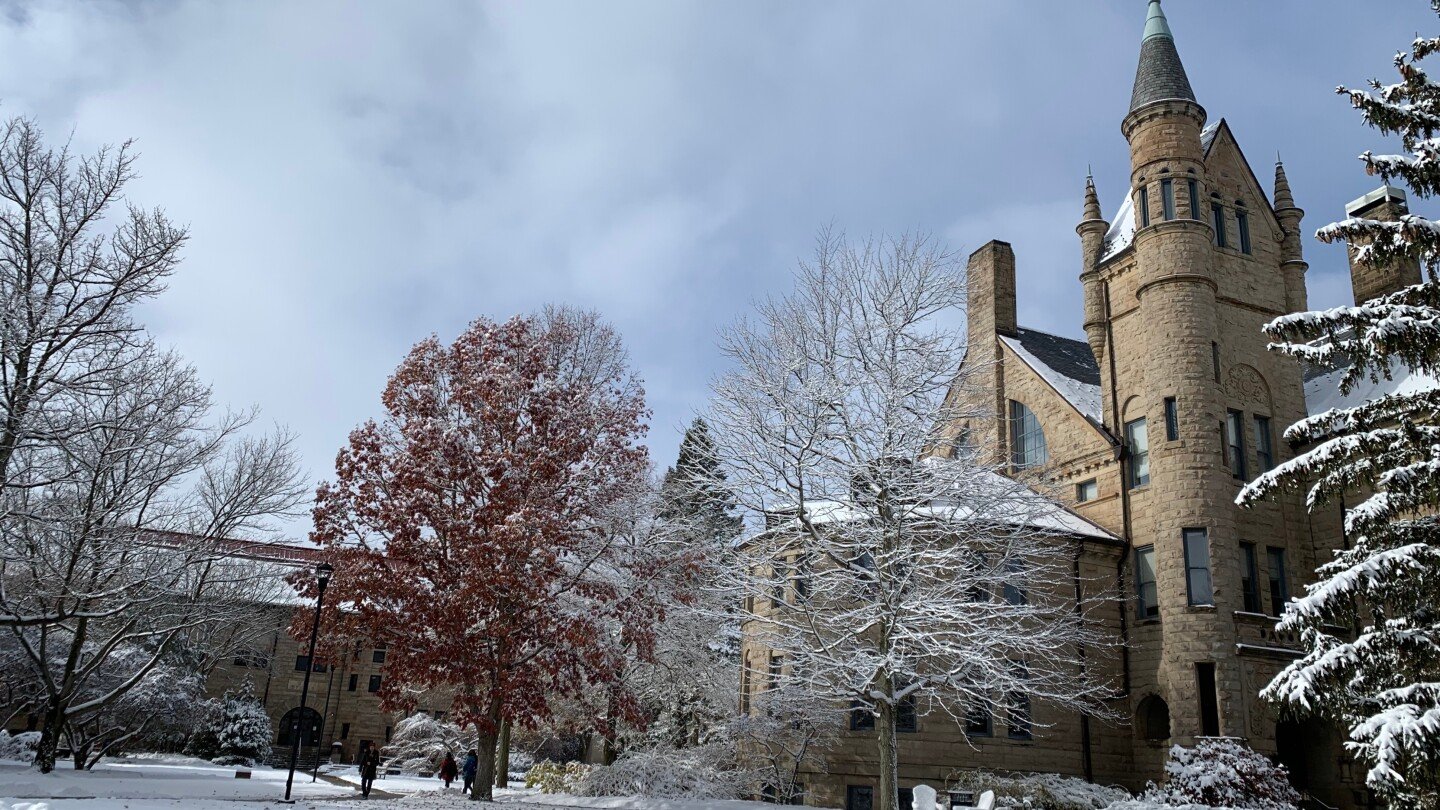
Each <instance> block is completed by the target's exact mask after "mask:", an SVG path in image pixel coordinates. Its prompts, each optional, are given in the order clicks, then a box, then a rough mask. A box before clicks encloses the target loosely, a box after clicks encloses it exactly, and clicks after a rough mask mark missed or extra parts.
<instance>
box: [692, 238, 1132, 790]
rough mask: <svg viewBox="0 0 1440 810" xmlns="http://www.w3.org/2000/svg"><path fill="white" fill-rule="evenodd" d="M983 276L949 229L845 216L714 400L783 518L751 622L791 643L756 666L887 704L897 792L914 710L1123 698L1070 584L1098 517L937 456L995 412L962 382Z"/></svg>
mask: <svg viewBox="0 0 1440 810" xmlns="http://www.w3.org/2000/svg"><path fill="white" fill-rule="evenodd" d="M963 293H964V281H963V278H962V276H961V274H960V273H959V271H958V269H957V266H956V264H955V263H954V262H953V261H952V260H951V258H950V256H948V255H947V254H945V253H943V252H942V251H940V250H939V249H938V248H937V247H936V246H935V245H934V244H933V242H931V241H929V240H926V239H921V238H904V239H899V240H893V241H891V240H882V241H877V242H868V243H864V244H860V245H849V244H846V243H845V242H844V240H843V239H842V238H839V237H836V236H833V235H831V234H828V233H826V234H823V235H822V237H821V239H820V241H819V246H818V249H817V253H816V258H815V261H814V262H813V263H810V264H802V265H801V267H800V269H799V272H798V275H797V280H796V289H795V291H794V292H793V293H792V294H790V295H789V296H786V297H784V298H780V299H778V300H770V301H767V302H764V303H763V304H761V305H759V306H758V307H757V312H756V316H755V318H754V320H753V321H752V320H744V321H741V322H740V323H738V324H737V325H736V326H734V327H733V328H731V329H730V330H729V331H727V332H726V333H725V334H724V336H723V347H724V350H725V352H726V354H727V355H728V356H729V357H730V358H731V360H733V362H734V368H733V370H731V371H730V372H728V373H726V374H725V375H723V376H722V377H720V378H719V379H718V380H717V381H716V383H715V384H714V392H715V396H714V400H713V403H712V405H711V408H710V411H709V414H708V415H707V419H708V420H709V423H710V425H711V426H712V428H713V429H714V435H715V450H714V452H715V454H716V456H717V458H718V459H719V460H720V461H721V462H723V464H724V466H725V470H726V473H727V478H726V481H727V482H728V487H729V489H730V491H731V492H732V493H733V495H734V497H735V498H736V500H737V501H738V502H739V503H740V504H741V505H742V506H743V507H745V508H746V509H748V510H749V511H750V512H751V513H752V514H755V515H764V516H765V519H766V522H767V525H766V528H765V530H764V531H761V532H759V533H757V534H755V535H754V536H752V537H750V538H749V539H748V540H747V541H746V542H745V544H744V545H743V551H744V553H745V555H746V564H744V565H740V566H735V567H734V569H733V570H734V574H735V576H736V577H737V578H738V579H739V580H740V583H741V587H743V588H744V590H745V592H746V593H748V594H749V595H750V599H751V600H752V602H753V604H755V605H756V610H755V614H754V615H753V616H752V617H751V618H750V621H749V622H748V623H747V626H746V631H747V634H748V637H749V638H750V639H753V641H754V642H755V644H756V645H757V646H759V647H760V648H763V649H764V650H767V651H768V655H769V656H771V658H770V659H769V660H768V661H767V662H766V663H765V664H764V665H763V667H762V671H761V672H760V673H759V674H758V675H757V678H756V679H758V678H759V677H764V678H766V679H767V681H766V683H765V686H766V688H771V687H773V686H775V682H776V681H779V682H781V683H784V684H789V685H793V686H799V687H801V688H803V689H805V690H808V691H810V692H812V693H813V694H816V695H819V696H822V697H824V698H826V699H828V700H830V701H832V702H833V704H835V705H837V706H840V707H842V708H845V709H850V708H852V707H853V709H854V710H855V711H857V712H860V713H862V714H868V715H870V716H872V717H873V718H874V723H875V727H876V730H877V732H878V759H879V763H880V774H879V776H880V785H879V794H880V795H879V797H878V803H877V807H878V808H881V810H891V808H893V806H894V804H895V800H896V795H897V791H896V752H895V732H896V727H897V720H905V719H908V717H909V716H910V713H911V712H942V713H948V714H949V715H951V716H953V717H955V718H957V719H958V718H961V717H963V716H964V715H965V713H966V712H967V711H968V710H969V709H971V708H972V707H976V706H984V707H989V706H991V705H997V706H999V707H1000V708H1002V709H1003V710H1004V711H1005V712H1006V713H1007V714H1008V715H1009V717H1010V721H1011V724H1012V725H1015V726H1021V727H1027V728H1028V726H1029V724H1030V723H1032V722H1033V719H1032V716H1031V713H1030V703H1031V700H1032V699H1033V700H1041V701H1048V702H1050V703H1052V704H1056V705H1058V706H1060V707H1063V708H1065V709H1070V710H1079V711H1087V712H1092V713H1097V714H1104V713H1105V707H1104V704H1103V698H1104V697H1106V695H1107V689H1106V688H1105V686H1104V685H1103V684H1100V683H1097V682H1095V681H1094V680H1092V679H1090V678H1089V677H1087V676H1086V668H1085V665H1084V655H1085V650H1086V648H1093V647H1095V646H1098V645H1101V644H1104V643H1106V642H1105V641H1104V637H1103V635H1102V634H1100V633H1099V632H1098V630H1097V629H1096V628H1092V625H1091V623H1090V622H1088V621H1087V615H1088V612H1089V611H1090V610H1091V609H1092V608H1093V607H1095V605H1091V604H1088V603H1080V604H1077V600H1076V597H1075V596H1074V594H1073V593H1068V594H1067V591H1068V589H1066V588H1056V586H1055V584H1056V583H1069V582H1071V571H1070V567H1071V562H1072V560H1073V559H1074V555H1076V554H1077V553H1078V552H1079V549H1078V543H1077V541H1076V540H1074V539H1073V538H1072V536H1071V533H1072V532H1073V531H1075V530H1077V529H1078V528H1079V527H1081V526H1082V525H1083V524H1081V523H1080V522H1079V521H1077V520H1075V519H1074V518H1073V516H1070V515H1068V513H1065V512H1064V511H1063V510H1062V509H1060V508H1059V507H1058V506H1056V505H1055V504H1054V503H1053V502H1051V501H1049V500H1048V499H1046V498H1043V497H1041V496H1040V495H1038V494H1037V493H1036V492H1035V491H1034V490H1032V489H1029V488H1028V487H1026V486H1024V485H1023V484H1021V483H1019V482H1017V481H1015V480H1012V479H1011V478H1008V477H1005V476H1002V475H999V474H997V471H996V470H993V469H989V468H986V467H984V466H982V465H981V464H980V463H979V462H978V461H976V460H973V459H959V460H954V459H941V458H937V457H935V456H934V455H933V454H932V448H934V447H936V446H938V445H940V441H939V440H940V437H941V435H942V432H943V431H944V430H946V429H947V428H949V427H951V426H953V425H954V424H956V423H957V421H958V420H961V419H963V418H966V417H969V416H978V415H979V414H971V413H968V412H966V411H964V410H963V406H962V405H960V404H958V403H959V402H960V401H961V400H962V399H963V398H960V397H952V398H949V399H948V400H947V397H946V392H947V390H949V389H950V387H951V386H952V384H953V383H955V381H956V380H957V378H958V376H959V375H960V374H961V361H962V358H963V357H964V354H965V346H964V344H963V341H962V339H961V337H960V333H959V332H958V331H955V330H953V329H951V328H948V326H947V324H946V320H947V319H949V318H953V317H954V315H955V313H956V312H957V311H958V306H959V305H960V304H961V302H962V300H963ZM966 371H967V372H969V371H973V369H967V370H966ZM962 382H963V381H962ZM752 685H753V684H752Z"/></svg>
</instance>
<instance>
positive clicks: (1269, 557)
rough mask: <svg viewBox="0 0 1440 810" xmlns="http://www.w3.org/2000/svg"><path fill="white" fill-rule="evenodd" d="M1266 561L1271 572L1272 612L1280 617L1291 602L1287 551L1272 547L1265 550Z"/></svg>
mask: <svg viewBox="0 0 1440 810" xmlns="http://www.w3.org/2000/svg"><path fill="white" fill-rule="evenodd" d="M1265 560H1266V563H1267V566H1266V567H1267V568H1268V569H1269V572H1270V612H1271V613H1272V614H1274V615H1276V616H1279V615H1280V614H1281V613H1284V612H1285V603H1286V602H1288V601H1290V590H1289V588H1287V587H1286V585H1285V549H1283V548H1275V547H1274V546H1270V547H1269V548H1267V549H1265Z"/></svg>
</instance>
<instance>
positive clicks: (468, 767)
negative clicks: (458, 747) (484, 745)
mask: <svg viewBox="0 0 1440 810" xmlns="http://www.w3.org/2000/svg"><path fill="white" fill-rule="evenodd" d="M479 769H480V755H479V754H477V753H475V749H474V748H471V749H470V753H468V754H466V755H465V765H464V766H463V767H462V768H461V769H460V775H461V776H463V777H465V780H464V781H465V792H466V793H469V792H470V786H471V785H473V784H475V772H476V771H477V770H479Z"/></svg>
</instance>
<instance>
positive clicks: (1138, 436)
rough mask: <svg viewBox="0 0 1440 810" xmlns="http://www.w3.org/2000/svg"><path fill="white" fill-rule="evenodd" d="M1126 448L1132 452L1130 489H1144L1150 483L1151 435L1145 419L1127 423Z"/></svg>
mask: <svg viewBox="0 0 1440 810" xmlns="http://www.w3.org/2000/svg"><path fill="white" fill-rule="evenodd" d="M1125 447H1126V449H1127V450H1129V451H1130V471H1129V479H1130V480H1129V482H1128V483H1129V485H1130V488H1131V489H1134V488H1135V487H1143V486H1145V485H1146V484H1148V483H1150V434H1149V432H1148V431H1146V430H1145V419H1144V417H1141V418H1139V419H1135V420H1132V421H1130V422H1126V423H1125Z"/></svg>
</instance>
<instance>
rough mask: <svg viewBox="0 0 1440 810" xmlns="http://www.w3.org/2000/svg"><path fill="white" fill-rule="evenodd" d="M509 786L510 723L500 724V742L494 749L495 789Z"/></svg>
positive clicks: (507, 721)
mask: <svg viewBox="0 0 1440 810" xmlns="http://www.w3.org/2000/svg"><path fill="white" fill-rule="evenodd" d="M509 786H510V721H509V720H506V721H505V722H503V723H501V724H500V740H499V742H497V743H496V749H495V787H498V788H503V787H509Z"/></svg>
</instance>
